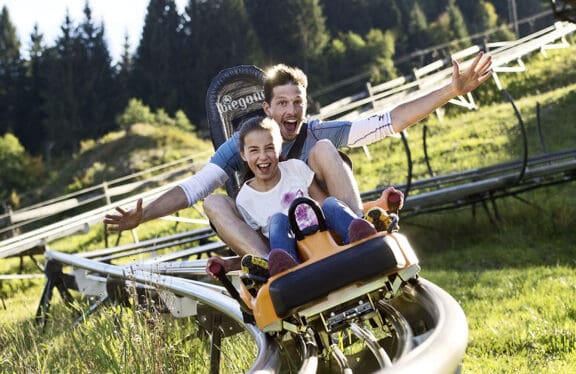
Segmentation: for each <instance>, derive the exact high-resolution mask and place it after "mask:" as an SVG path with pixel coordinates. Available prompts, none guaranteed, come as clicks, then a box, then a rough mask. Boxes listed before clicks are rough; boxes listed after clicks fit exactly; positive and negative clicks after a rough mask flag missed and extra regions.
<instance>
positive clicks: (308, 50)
mask: <svg viewBox="0 0 576 374" xmlns="http://www.w3.org/2000/svg"><path fill="white" fill-rule="evenodd" d="M246 7H247V9H248V11H249V13H250V17H251V19H252V23H253V24H254V28H255V30H256V32H257V34H258V38H259V39H260V44H261V45H262V48H263V49H264V51H265V53H266V60H267V63H279V62H282V63H286V64H290V65H296V66H300V67H301V68H303V69H304V70H305V71H307V70H308V61H309V59H310V58H314V57H315V56H318V55H319V54H320V53H321V51H322V50H323V49H324V46H325V45H326V43H327V42H328V40H329V35H328V33H327V31H326V25H325V20H324V16H323V13H322V8H321V7H320V4H319V2H318V0H285V1H282V2H280V1H268V0H246Z"/></svg>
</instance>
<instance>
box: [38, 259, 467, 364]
mask: <svg viewBox="0 0 576 374" xmlns="http://www.w3.org/2000/svg"><path fill="white" fill-rule="evenodd" d="M46 259H47V261H55V262H58V263H60V264H62V265H67V266H71V267H73V268H75V269H82V270H83V271H88V272H92V273H97V274H100V275H105V276H106V277H102V279H106V278H116V279H122V280H125V281H129V282H132V283H135V284H140V285H142V286H146V287H153V288H155V289H156V290H158V293H159V294H160V295H161V296H162V297H163V299H164V300H165V302H166V304H167V305H169V304H170V303H171V301H170V300H171V299H170V298H169V297H168V296H167V293H168V294H172V295H178V296H184V297H186V298H188V299H191V300H194V301H196V302H198V303H200V304H203V305H206V306H208V307H210V308H212V309H214V310H216V311H218V312H219V313H222V314H223V315H225V316H227V317H229V318H231V319H232V320H234V321H235V322H237V323H238V324H239V325H240V326H241V327H242V328H243V329H244V330H245V331H246V332H248V333H249V335H250V336H251V338H252V339H253V341H254V343H255V345H256V347H257V350H258V354H257V357H256V359H255V361H254V363H253V365H252V367H251V368H250V369H249V371H248V372H251V373H276V372H280V371H283V372H284V371H285V370H286V367H283V365H285V360H283V358H282V355H283V354H286V351H287V350H286V349H282V347H281V345H280V344H279V339H274V338H273V337H272V336H270V335H268V334H265V333H263V332H261V331H260V330H258V328H257V327H256V326H255V325H253V324H250V323H245V322H244V319H243V314H242V311H241V309H240V307H239V304H238V302H237V301H236V300H234V299H233V298H232V297H230V296H229V295H228V294H227V292H226V290H225V289H224V288H223V287H221V286H218V285H214V284H213V283H210V282H205V281H202V279H206V278H205V272H204V268H205V264H206V260H193V261H179V262H172V263H163V264H131V265H126V266H118V265H109V264H105V263H102V262H99V261H94V260H88V259H85V258H81V257H79V256H75V255H70V254H65V253H61V252H56V251H48V252H46ZM184 276H186V278H184ZM233 280H234V279H233ZM96 288H97V289H100V293H102V292H106V291H105V287H100V288H98V287H96ZM98 296H99V297H105V296H106V295H102V294H100V295H98ZM169 306H170V305H169ZM172 308H173V309H175V308H176V307H175V306H172ZM378 309H379V312H380V313H382V315H383V318H384V319H385V320H386V321H388V323H389V325H390V326H391V329H392V331H394V332H395V334H394V337H393V340H394V342H393V344H392V345H393V347H394V349H392V350H391V351H392V352H391V353H389V352H384V349H381V347H380V346H379V345H378V342H376V339H374V338H373V337H371V336H370V333H369V332H367V331H364V330H363V329H362V328H361V327H359V326H354V327H353V331H352V332H353V333H354V335H357V336H359V337H360V338H362V339H363V340H364V341H366V342H369V344H368V345H367V346H366V349H368V350H370V351H371V353H370V354H373V356H375V357H376V361H378V362H379V363H380V365H379V367H380V369H378V368H376V369H375V370H369V371H370V372H374V373H415V372H426V373H454V372H457V371H458V370H459V367H460V363H461V361H462V358H463V356H464V352H465V350H466V345H467V339H468V325H467V322H466V317H465V315H464V312H463V311H462V309H461V307H460V305H459V304H458V303H457V302H456V301H455V300H454V299H453V298H452V296H450V295H449V294H448V293H447V292H445V291H444V290H442V289H441V288H440V287H438V286H436V285H435V284H433V283H431V282H429V281H427V280H425V279H423V278H417V279H415V280H412V281H411V282H409V283H407V284H406V285H404V286H403V287H402V292H401V293H400V294H399V296H398V297H395V298H393V299H391V300H387V301H383V300H380V301H379V302H378ZM172 312H173V314H174V315H176V316H177V315H178V313H181V312H182V311H176V312H174V311H172ZM294 336H295V345H296V346H297V350H298V351H299V352H298V354H297V357H298V363H297V365H298V369H297V371H298V372H300V373H315V372H323V371H326V369H323V366H322V365H321V362H322V360H323V359H324V358H323V357H320V356H319V351H318V345H317V342H316V340H315V334H314V332H313V331H307V332H306V333H304V334H296V335H294ZM335 350H336V351H335V352H334V355H335V356H336V357H339V356H338V355H340V354H342V352H337V347H335ZM367 354H368V353H367ZM338 359H341V360H344V361H345V360H346V358H345V357H343V358H342V357H339V358H338ZM329 371H330V372H332V370H329ZM341 372H345V373H351V372H352V368H350V367H348V366H347V364H346V365H345V367H344V368H343V369H342V370H341ZM358 372H367V371H365V370H364V369H359V371H358Z"/></svg>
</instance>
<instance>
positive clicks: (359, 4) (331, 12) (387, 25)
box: [320, 0, 402, 36]
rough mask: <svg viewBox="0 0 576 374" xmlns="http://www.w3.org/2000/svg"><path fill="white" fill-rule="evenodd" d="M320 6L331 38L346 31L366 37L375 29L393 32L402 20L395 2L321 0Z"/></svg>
mask: <svg viewBox="0 0 576 374" xmlns="http://www.w3.org/2000/svg"><path fill="white" fill-rule="evenodd" d="M320 4H321V6H322V9H323V13H324V15H325V17H326V27H327V28H328V30H329V31H330V34H331V35H332V36H336V35H338V34H339V33H346V32H348V31H352V32H354V33H356V34H359V35H366V34H368V32H369V31H370V30H371V29H375V28H376V29H380V30H382V31H386V30H395V29H397V28H398V27H399V26H400V24H401V20H402V17H401V12H400V9H399V8H398V6H397V4H396V1H395V0H321V1H320ZM343 9H345V10H346V11H344V12H343V11H342V10H343Z"/></svg>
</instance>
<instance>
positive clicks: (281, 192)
mask: <svg viewBox="0 0 576 374" xmlns="http://www.w3.org/2000/svg"><path fill="white" fill-rule="evenodd" d="M278 167H279V168H280V181H279V182H278V184H276V186H274V187H273V188H272V189H270V190H268V191H264V192H262V191H256V190H255V189H253V188H252V187H250V186H249V185H248V182H250V181H247V182H246V183H244V184H243V185H242V188H240V191H239V192H238V195H237V196H236V206H237V207H238V210H239V211H240V214H242V217H243V218H244V221H246V223H247V224H248V225H250V227H252V228H253V229H254V230H261V231H262V234H264V236H266V237H269V222H270V217H272V216H273V215H274V214H276V213H284V214H288V209H289V208H290V204H291V203H292V201H294V199H296V198H297V197H301V196H309V194H308V188H309V187H310V184H312V181H313V180H314V172H313V171H312V170H311V169H310V168H309V167H308V165H306V163H305V162H303V161H301V160H298V159H290V160H286V161H281V162H279V163H278ZM296 217H297V221H298V225H299V226H300V227H307V226H311V225H315V224H318V221H317V219H316V215H315V214H314V211H312V209H310V207H309V206H307V205H305V204H302V205H300V206H299V207H298V209H296Z"/></svg>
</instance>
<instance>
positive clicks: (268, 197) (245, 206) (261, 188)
mask: <svg viewBox="0 0 576 374" xmlns="http://www.w3.org/2000/svg"><path fill="white" fill-rule="evenodd" d="M239 135H240V136H239V140H240V144H239V147H240V154H241V156H242V159H243V160H244V161H245V162H246V164H247V166H248V168H249V170H250V171H251V172H252V173H253V175H254V176H253V177H252V178H251V179H248V180H247V181H246V182H245V183H244V184H243V185H242V187H241V189H240V191H239V192H238V195H237V197H236V205H237V207H238V210H239V211H240V214H241V215H242V217H243V218H244V220H245V221H246V223H247V224H248V225H250V227H252V228H253V229H254V230H258V231H260V232H261V233H262V234H263V235H264V236H266V237H267V238H268V239H269V240H270V248H272V251H271V252H270V255H269V272H270V275H271V276H272V275H274V274H277V273H278V272H281V271H284V270H286V269H287V268H289V267H292V266H295V265H296V264H297V263H299V262H300V261H299V258H298V252H297V248H296V240H295V238H294V236H293V234H292V232H291V228H290V225H289V223H288V217H287V212H288V208H289V207H290V204H291V203H292V201H293V200H294V199H295V198H297V197H300V196H308V197H311V198H313V199H314V200H316V201H318V202H319V203H321V204H322V211H323V212H324V215H325V217H326V226H327V227H328V228H329V229H331V230H334V231H335V232H336V233H337V234H338V235H339V236H340V237H341V238H342V241H343V243H344V244H346V243H349V242H353V241H356V240H360V239H362V238H365V237H367V236H369V235H372V234H375V233H376V229H375V228H374V226H372V224H371V223H369V222H368V221H366V220H363V219H361V218H359V217H358V216H357V215H356V214H354V212H352V210H351V209H350V208H348V207H347V206H346V205H344V204H343V203H342V202H340V201H339V200H337V199H336V198H334V197H327V196H326V194H325V193H324V191H323V190H322V189H321V188H320V187H319V186H318V184H317V183H316V181H315V179H314V172H313V171H312V170H311V169H310V168H309V167H308V165H306V163H304V162H303V161H301V160H299V159H289V160H286V161H280V160H279V155H280V150H281V145H282V136H281V134H280V129H279V126H278V124H277V123H276V122H275V121H274V120H273V119H271V118H263V117H257V118H252V119H250V120H248V121H246V122H245V123H244V124H243V125H242V127H241V129H240V133H239ZM298 208H299V209H297V210H296V214H297V217H298V222H299V224H300V225H301V226H303V227H308V226H314V225H316V224H317V221H316V216H315V214H314V213H313V211H312V210H311V209H310V208H309V207H308V206H306V205H301V206H299V207H298ZM279 249H281V250H282V251H279ZM286 253H287V254H289V255H290V256H289V257H288V256H286ZM244 262H245V261H244V260H243V261H242V263H244Z"/></svg>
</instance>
